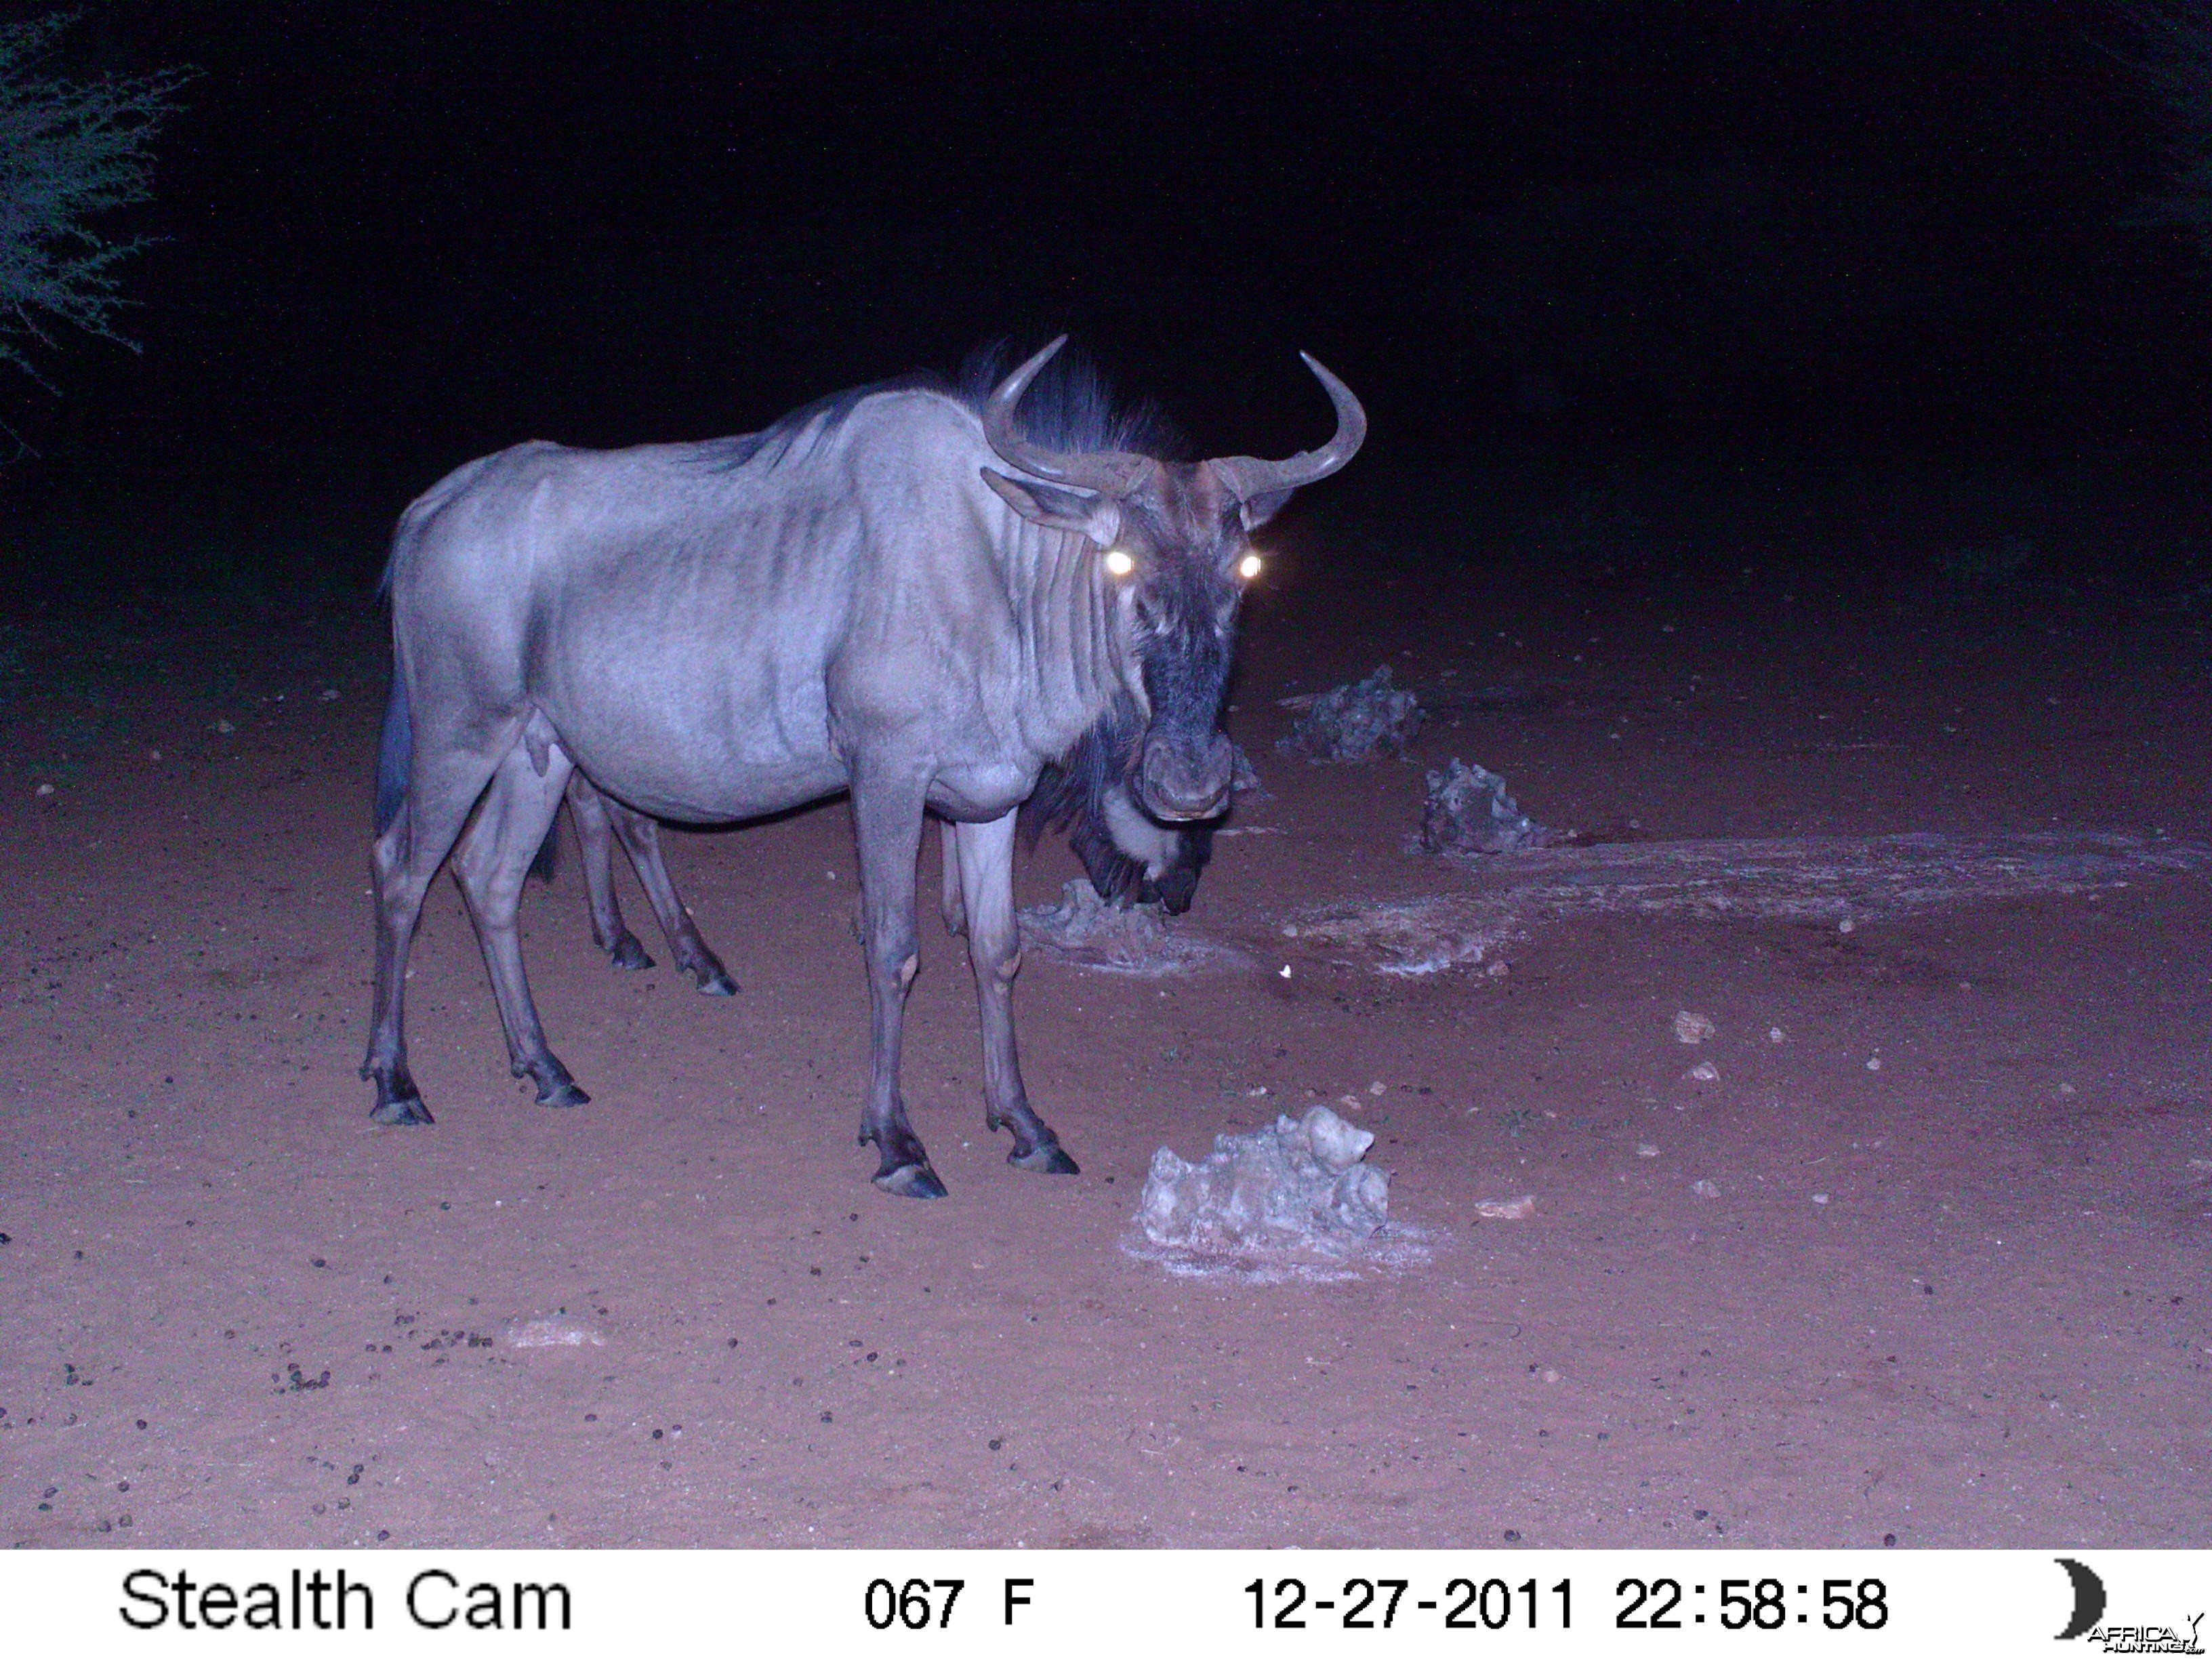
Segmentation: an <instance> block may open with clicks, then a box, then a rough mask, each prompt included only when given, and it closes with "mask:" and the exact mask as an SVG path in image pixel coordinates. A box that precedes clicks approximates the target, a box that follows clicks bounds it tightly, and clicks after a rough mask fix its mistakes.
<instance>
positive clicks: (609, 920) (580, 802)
mask: <svg viewBox="0 0 2212 1659" xmlns="http://www.w3.org/2000/svg"><path fill="white" fill-rule="evenodd" d="M609 805H610V803H609V801H608V800H607V798H606V797H605V795H603V794H601V793H599V790H598V789H596V788H595V787H592V781H591V780H590V779H589V778H587V777H586V776H585V775H583V774H582V773H581V772H574V773H571V774H570V775H569V777H568V817H570V819H571V820H573V821H574V823H575V826H576V845H577V848H578V849H579V850H580V852H581V853H582V854H583V862H584V898H585V902H586V904H588V905H589V906H590V907H591V913H592V944H594V945H598V946H599V949H601V950H602V951H605V952H606V953H607V955H608V957H610V958H611V959H612V961H613V963H614V964H615V966H616V967H617V968H627V969H633V970H635V969H643V968H650V967H652V966H653V958H652V957H649V956H647V955H646V953H645V946H643V945H640V944H639V943H638V942H637V935H636V934H635V933H631V932H630V930H629V926H628V924H627V923H625V922H624V921H623V913H622V904H621V902H619V901H618V900H617V898H616V897H615V838H614V829H613V826H612V825H611V824H610V823H608V822H607V812H608V808H609Z"/></svg>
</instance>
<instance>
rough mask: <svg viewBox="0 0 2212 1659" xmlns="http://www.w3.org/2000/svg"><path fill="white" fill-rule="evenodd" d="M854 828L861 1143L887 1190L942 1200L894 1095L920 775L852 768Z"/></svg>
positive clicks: (910, 977) (909, 981) (912, 962)
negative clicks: (863, 994)
mask: <svg viewBox="0 0 2212 1659" xmlns="http://www.w3.org/2000/svg"><path fill="white" fill-rule="evenodd" d="M854 774H855V775H854V779H853V829H854V834H855V836H857V838H858V840H859V842H860V910H861V927H860V933H861V945H862V948H863V950H864V951H866V956H867V962H868V1006H869V1012H870V1017H871V1018H870V1021H869V1035H870V1039H871V1040H870V1043H869V1054H868V1103H867V1108H866V1112H865V1113H864V1115H862V1117H861V1119H860V1143H861V1144H862V1145H863V1146H866V1145H868V1144H869V1143H871V1142H872V1143H873V1144H874V1146H875V1148H876V1152H877V1153H878V1158H879V1162H878V1166H877V1170H876V1173H875V1176H874V1177H873V1179H874V1181H875V1183H876V1185H877V1186H878V1187H880V1188H883V1189H884V1191H885V1192H887V1193H896V1194H900V1195H901V1196H902V1197H906V1198H942V1197H944V1196H945V1183H944V1182H942V1181H939V1179H938V1178H937V1171H936V1170H933V1169H932V1168H930V1166H929V1154H928V1152H926V1151H924V1150H923V1148H922V1144H921V1137H920V1136H919V1135H917V1134H915V1132H914V1126H913V1125H912V1124H910V1123H908V1121H907V1116H906V1103H905V1102H904V1101H903V1100H902V1098H901V1097H900V1094H899V1049H900V1043H901V1039H902V1034H903V1028H904V1023H905V1018H906V994H907V990H908V987H910V986H912V985H913V983H914V976H915V970H916V969H918V968H919V967H920V966H921V956H920V954H919V952H918V950H917V947H916V944H915V926H914V899H915V867H914V866H915V860H916V859H917V858H918V857H919V856H920V855H921V813H922V799H923V795H924V793H925V792H924V788H923V785H922V781H921V779H920V778H918V777H915V776H912V775H907V774H905V773H903V772H901V771H897V770H895V769H890V768H885V767H870V766H869V765H868V764H867V763H866V762H863V763H861V764H860V765H859V766H857V767H856V768H855V769H854Z"/></svg>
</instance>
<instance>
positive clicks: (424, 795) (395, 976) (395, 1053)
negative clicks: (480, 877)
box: [361, 693, 492, 1124]
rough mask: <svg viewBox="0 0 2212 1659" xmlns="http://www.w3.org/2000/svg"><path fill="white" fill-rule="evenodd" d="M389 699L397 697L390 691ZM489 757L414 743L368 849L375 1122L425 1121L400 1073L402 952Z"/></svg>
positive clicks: (366, 1065) (403, 1053)
mask: <svg viewBox="0 0 2212 1659" xmlns="http://www.w3.org/2000/svg"><path fill="white" fill-rule="evenodd" d="M395 695H398V694H397V693H395ZM491 770H492V762H491V760H490V757H489V754H488V753H486V752H484V751H483V750H479V749H477V748H475V747H473V746H471V745H468V744H459V743H454V742H452V741H449V740H442V734H441V740H437V741H423V740H420V739H418V741H417V742H416V745H415V755H414V765H413V768H412V772H411V775H410V778H409V780H408V783H407V792H406V797H405V799H404V800H403V801H402V803H401V804H400V806H399V810H398V814H397V816H395V817H393V818H392V821H391V822H390V823H388V824H386V826H385V828H384V830H383V832H382V833H381V834H380V835H379V836H377V838H376V842H375V845H374V848H372V849H371V855H370V869H371V874H372V878H373V879H374V883H375V897H376V1003H375V1008H374V1012H373V1013H372V1014H371V1016H370V1019H369V1029H368V1054H366V1055H365V1056H363V1058H362V1063H361V1074H362V1077H363V1078H364V1079H367V1080H368V1081H369V1082H372V1083H374V1085H376V1104H375V1105H374V1107H372V1108H371V1109H370V1110H369V1115H370V1116H371V1117H373V1118H374V1119H375V1120H376V1121H378V1122H379V1123H392V1124H422V1123H429V1122H433V1121H435V1120H434V1119H433V1118H432V1117H431V1115H430V1109H429V1108H428V1106H426V1105H424V1104H423V1103H422V1091H421V1090H419V1089H418V1088H416V1086H415V1079H414V1077H413V1075H412V1074H411V1073H410V1072H409V1071H408V1069H407V1030H406V996H407V953H408V949H409V947H410V945H412V944H413V943H414V939H415V928H416V923H417V922H418V921H420V920H421V919H422V897H423V895H424V894H425V893H427V892H428V890H429V887H430V883H431V882H432V881H433V880H434V879H435V878H436V876H437V873H438V867H439V866H441V865H442V864H443V863H444V862H445V861H446V854H447V853H448V852H450V851H452V849H453V842H454V838H455V837H456V836H459V834H460V833H461V828H462V825H463V824H464V823H466V822H467V820H468V815H469V809H470V807H471V806H472V805H474V804H475V802H476V799H477V796H478V795H479V794H481V793H483V787H484V781H485V780H486V779H487V778H488V777H489V775H490V774H491Z"/></svg>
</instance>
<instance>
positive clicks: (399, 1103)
mask: <svg viewBox="0 0 2212 1659" xmlns="http://www.w3.org/2000/svg"><path fill="white" fill-rule="evenodd" d="M368 1115H369V1118H370V1120H371V1121H374V1122H377V1123H389V1124H394V1125H398V1126H405V1127H412V1126H414V1125H416V1124H422V1123H435V1122H436V1121H438V1120H437V1119H436V1118H435V1117H432V1116H431V1115H430V1109H429V1108H428V1106H425V1105H424V1104H423V1103H422V1096H420V1095H410V1096H401V1097H395V1098H393V1099H391V1100H380V1101H378V1102H377V1103H376V1104H375V1105H374V1106H373V1107H371V1108H370V1109H369V1113H368Z"/></svg>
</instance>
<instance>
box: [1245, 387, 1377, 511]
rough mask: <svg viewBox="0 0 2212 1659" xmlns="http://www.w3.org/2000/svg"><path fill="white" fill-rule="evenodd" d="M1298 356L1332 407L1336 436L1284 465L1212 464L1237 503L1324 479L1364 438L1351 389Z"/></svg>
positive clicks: (1251, 461) (1361, 413)
mask: <svg viewBox="0 0 2212 1659" xmlns="http://www.w3.org/2000/svg"><path fill="white" fill-rule="evenodd" d="M1298 356H1301V357H1304V359H1305V364H1306V367H1307V368H1310V369H1311V370H1313V372H1314V378H1315V379H1316V380H1319V381H1320V382H1321V384H1322V390H1323V391H1325V392H1328V400H1329V402H1331V403H1332V404H1335V405H1336V435H1335V436H1334V438H1331V439H1330V440H1329V441H1328V442H1327V443H1326V444H1323V445H1322V447H1320V448H1319V449H1309V450H1305V451H1304V452H1302V453H1298V454H1296V455H1293V456H1291V458H1290V459H1288V460H1286V461H1262V460H1258V459H1255V458H1254V457H1252V456H1249V455H1229V456H1225V457H1223V458H1222V459H1219V460H1218V461H1215V462H1213V463H1212V466H1213V476H1214V477H1217V478H1218V479H1219V480H1220V481H1221V483H1222V485H1223V487H1224V488H1225V489H1227V490H1228V491H1229V493H1230V494H1231V495H1234V496H1236V497H1237V500H1238V501H1251V500H1252V499H1253V498H1254V497H1255V496H1259V495H1273V494H1276V493H1278V492H1280V491H1285V490H1291V489H1297V487H1298V486H1299V485H1300V484H1310V483H1313V481H1314V480H1315V479H1316V478H1326V477H1328V475H1329V474H1330V473H1332V472H1334V471H1336V470H1337V469H1338V468H1339V467H1340V466H1342V465H1344V464H1345V463H1346V461H1348V460H1350V459H1352V456H1353V454H1354V453H1357V451H1358V448H1359V446H1360V443H1361V442H1362V441H1363V440H1364V439H1365V438H1366V436H1367V411H1366V410H1364V409H1362V408H1361V407H1360V406H1359V399H1358V398H1355V397H1353V396H1352V388H1351V387H1350V386H1346V385H1345V383H1344V382H1343V381H1341V380H1338V379H1337V378H1336V376H1335V375H1334V374H1330V373H1329V372H1328V370H1327V369H1325V368H1322V366H1321V365H1320V364H1319V363H1317V362H1315V361H1314V360H1313V358H1312V357H1311V356H1308V354H1306V353H1305V352H1303V351H1301V352H1300V353H1298Z"/></svg>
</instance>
